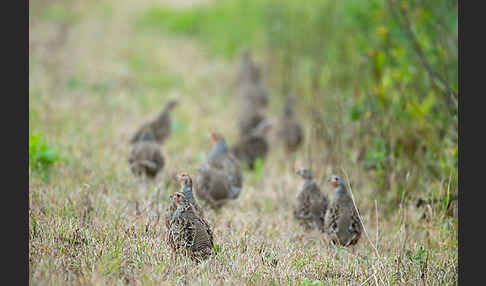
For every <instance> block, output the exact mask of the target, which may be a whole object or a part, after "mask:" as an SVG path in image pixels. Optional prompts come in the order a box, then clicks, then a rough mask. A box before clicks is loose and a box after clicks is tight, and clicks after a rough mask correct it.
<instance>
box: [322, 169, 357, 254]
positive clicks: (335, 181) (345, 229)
mask: <svg viewBox="0 0 486 286" xmlns="http://www.w3.org/2000/svg"><path fill="white" fill-rule="evenodd" d="M329 182H331V185H332V186H333V187H334V188H335V189H336V190H335V192H334V197H333V200H332V202H331V205H330V206H329V209H328V210H327V213H326V217H325V223H326V227H325V229H326V233H327V234H328V236H329V239H330V240H331V242H332V243H333V244H338V245H343V246H348V245H354V244H356V243H357V242H358V240H359V238H360V237H361V233H362V231H363V226H362V225H361V221H360V219H359V215H358V212H357V210H356V208H355V206H354V203H353V200H352V199H351V197H350V196H349V193H348V191H347V190H346V186H345V185H344V182H343V180H342V179H341V178H340V177H338V176H334V175H333V176H331V178H329Z"/></svg>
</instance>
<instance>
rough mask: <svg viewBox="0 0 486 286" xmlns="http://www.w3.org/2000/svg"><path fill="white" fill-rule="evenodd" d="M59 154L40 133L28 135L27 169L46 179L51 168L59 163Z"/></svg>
mask: <svg viewBox="0 0 486 286" xmlns="http://www.w3.org/2000/svg"><path fill="white" fill-rule="evenodd" d="M60 159H61V157H60V156H59V153H58V152H57V151H56V149H54V148H53V147H51V146H50V145H49V144H48V143H47V139H46V137H45V136H44V135H43V134H41V133H32V132H31V133H29V167H30V168H32V170H34V171H37V172H39V173H41V175H42V176H43V177H44V178H46V176H47V175H48V171H49V169H50V168H51V166H52V165H53V164H54V163H56V162H57V161H59V160H60Z"/></svg>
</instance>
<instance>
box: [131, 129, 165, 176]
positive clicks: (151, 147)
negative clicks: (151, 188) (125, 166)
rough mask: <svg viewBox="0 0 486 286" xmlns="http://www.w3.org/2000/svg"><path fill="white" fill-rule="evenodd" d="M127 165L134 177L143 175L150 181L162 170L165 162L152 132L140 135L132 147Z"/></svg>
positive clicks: (146, 131)
mask: <svg viewBox="0 0 486 286" xmlns="http://www.w3.org/2000/svg"><path fill="white" fill-rule="evenodd" d="M128 163H129V164H130V170H131V171H132V173H133V174H134V175H136V176H142V175H145V176H147V177H148V178H151V179H153V178H155V176H157V173H158V172H159V171H160V170H162V168H164V164H165V160H164V157H163V156H162V152H161V151H160V145H159V144H157V142H155V137H154V135H153V134H152V132H150V131H149V130H145V131H144V132H143V133H142V134H141V136H140V140H139V141H138V142H136V143H135V144H134V145H133V147H132V151H131V153H130V156H129V158H128Z"/></svg>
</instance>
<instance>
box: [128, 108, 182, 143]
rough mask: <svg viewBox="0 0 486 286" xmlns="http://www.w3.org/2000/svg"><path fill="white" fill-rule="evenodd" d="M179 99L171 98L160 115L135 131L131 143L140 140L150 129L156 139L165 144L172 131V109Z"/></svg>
mask: <svg viewBox="0 0 486 286" xmlns="http://www.w3.org/2000/svg"><path fill="white" fill-rule="evenodd" d="M177 103H178V102H177V100H175V99H171V100H169V101H168V102H167V104H166V105H165V107H164V109H163V110H162V112H161V113H160V114H159V116H158V117H157V118H156V119H155V120H154V121H151V122H148V123H145V124H144V125H142V127H140V128H139V129H138V131H137V132H136V133H135V135H134V136H133V137H132V139H131V140H130V143H132V144H133V143H135V142H137V141H139V140H140V139H141V137H142V134H143V133H144V132H145V131H146V130H150V131H151V132H152V133H153V134H154V136H155V140H156V141H157V142H158V143H159V144H163V143H164V141H165V140H166V139H167V138H168V137H169V135H170V133H171V123H172V121H171V119H170V113H171V111H172V109H173V108H174V107H175V106H176V105H177Z"/></svg>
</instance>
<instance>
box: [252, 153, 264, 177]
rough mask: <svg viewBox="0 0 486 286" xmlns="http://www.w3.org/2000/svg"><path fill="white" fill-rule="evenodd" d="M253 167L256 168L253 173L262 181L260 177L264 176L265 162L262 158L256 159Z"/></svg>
mask: <svg viewBox="0 0 486 286" xmlns="http://www.w3.org/2000/svg"><path fill="white" fill-rule="evenodd" d="M253 166H254V168H253V170H254V171H253V172H254V173H255V176H256V178H257V179H260V177H261V176H262V171H263V160H262V158H256V160H255V163H254V165H253Z"/></svg>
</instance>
